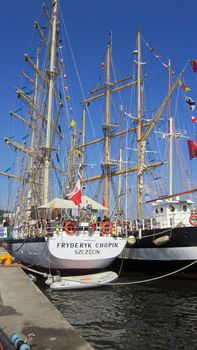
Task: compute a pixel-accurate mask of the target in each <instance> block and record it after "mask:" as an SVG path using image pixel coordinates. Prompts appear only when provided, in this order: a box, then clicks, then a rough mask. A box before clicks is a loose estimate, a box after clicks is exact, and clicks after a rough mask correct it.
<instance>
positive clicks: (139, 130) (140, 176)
mask: <svg viewBox="0 0 197 350" xmlns="http://www.w3.org/2000/svg"><path fill="white" fill-rule="evenodd" d="M137 43H138V49H137V50H138V61H137V76H138V79H137V80H138V84H137V88H138V126H137V140H138V147H137V154H138V159H137V217H138V219H139V220H141V218H142V181H143V173H142V147H141V146H142V144H141V135H142V111H141V41H140V31H138V33H137Z"/></svg>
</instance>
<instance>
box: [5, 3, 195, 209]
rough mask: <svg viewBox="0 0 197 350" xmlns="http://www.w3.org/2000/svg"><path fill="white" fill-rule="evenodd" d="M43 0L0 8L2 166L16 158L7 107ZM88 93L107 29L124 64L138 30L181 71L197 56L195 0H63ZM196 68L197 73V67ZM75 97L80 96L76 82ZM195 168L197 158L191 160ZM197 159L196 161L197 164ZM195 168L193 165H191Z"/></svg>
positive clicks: (14, 105)
mask: <svg viewBox="0 0 197 350" xmlns="http://www.w3.org/2000/svg"><path fill="white" fill-rule="evenodd" d="M42 2H43V0H28V1H27V0H17V1H2V2H1V11H0V41H1V65H0V77H1V84H0V96H1V98H0V101H1V104H0V109H1V113H0V120H1V127H0V164H1V166H0V169H1V170H2V171H4V170H5V169H6V168H8V167H9V166H10V164H11V162H12V155H11V152H10V151H8V150H7V148H6V147H5V145H4V142H3V138H4V136H11V133H13V132H14V127H13V126H12V128H13V130H11V129H10V128H11V125H12V124H11V122H10V116H9V110H13V109H16V108H17V99H16V95H15V90H14V88H15V87H16V86H20V81H21V80H20V79H21V78H20V72H21V71H22V70H23V67H24V61H23V54H24V53H30V55H31V50H32V41H33V40H34V39H33V38H34V36H35V34H34V32H35V30H34V29H33V23H34V20H37V19H38V18H39V16H40V14H41V5H42ZM60 4H61V10H62V13H63V16H64V20H65V24H66V27H67V31H68V34H69V38H70V42H71V45H72V49H73V53H74V57H75V60H76V64H77V67H78V71H79V74H80V78H81V81H82V84H83V88H84V92H85V95H87V93H88V90H89V88H91V87H92V84H93V82H94V79H95V77H96V73H97V71H98V67H99V65H100V63H101V61H102V58H103V57H104V54H105V49H106V44H107V42H108V33H109V32H110V31H112V33H113V57H114V58H115V62H116V65H117V66H118V67H125V66H126V65H127V63H128V60H129V57H131V52H132V50H133V49H134V48H135V43H136V34H137V30H138V29H140V30H141V32H142V35H143V37H144V38H145V40H146V41H147V42H148V43H150V45H151V46H153V47H154V48H155V50H156V51H157V53H158V54H161V55H162V56H163V58H164V60H165V61H166V60H167V59H168V58H170V59H171V60H172V62H173V67H175V70H176V73H178V72H179V71H180V70H181V69H182V68H183V66H184V64H185V62H186V61H187V60H188V59H195V58H196V59H197V40H196V14H197V2H196V0H189V1H183V0H179V1H178V0H171V1H170V0H165V1H160V0H149V1H147V0H141V1H140V0H139V1H133V0H121V1H119V0H72V1H67V0H60ZM196 74H197V73H196ZM187 82H188V83H190V84H192V89H193V90H192V91H193V96H194V98H195V96H196V97H197V77H196V76H192V73H191V72H190V73H188V80H187ZM75 89H76V90H77V92H76V91H75V93H76V99H78V102H77V103H79V101H80V100H81V99H82V94H81V92H80V90H79V88H78V87H75V86H73V87H72V90H75ZM192 162H193V164H192V165H193V167H194V169H196V168H195V165H196V162H197V158H196V159H194V160H193V161H192ZM194 164H195V165H194ZM193 171H194V170H193ZM7 190H8V182H7V179H5V178H0V207H6V202H7Z"/></svg>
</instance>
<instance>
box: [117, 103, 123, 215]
mask: <svg viewBox="0 0 197 350" xmlns="http://www.w3.org/2000/svg"><path fill="white" fill-rule="evenodd" d="M122 110H123V106H120V132H121V131H122ZM119 146H120V152H119V162H120V164H119V170H122V160H123V159H122V135H120V142H119ZM121 193H122V175H119V178H118V214H119V215H120V212H121V198H120V197H121Z"/></svg>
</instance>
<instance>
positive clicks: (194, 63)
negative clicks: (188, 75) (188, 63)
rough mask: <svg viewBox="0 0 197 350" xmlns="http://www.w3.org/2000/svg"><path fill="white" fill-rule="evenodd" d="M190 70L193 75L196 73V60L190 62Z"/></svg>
mask: <svg viewBox="0 0 197 350" xmlns="http://www.w3.org/2000/svg"><path fill="white" fill-rule="evenodd" d="M192 69H193V72H194V73H196V72H197V60H193V61H192Z"/></svg>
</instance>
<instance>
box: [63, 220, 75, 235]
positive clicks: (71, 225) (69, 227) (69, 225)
mask: <svg viewBox="0 0 197 350" xmlns="http://www.w3.org/2000/svg"><path fill="white" fill-rule="evenodd" d="M64 228H65V231H66V233H68V235H73V234H74V233H75V232H76V228H77V225H76V222H75V221H72V220H68V221H66V222H65V226H64Z"/></svg>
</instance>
